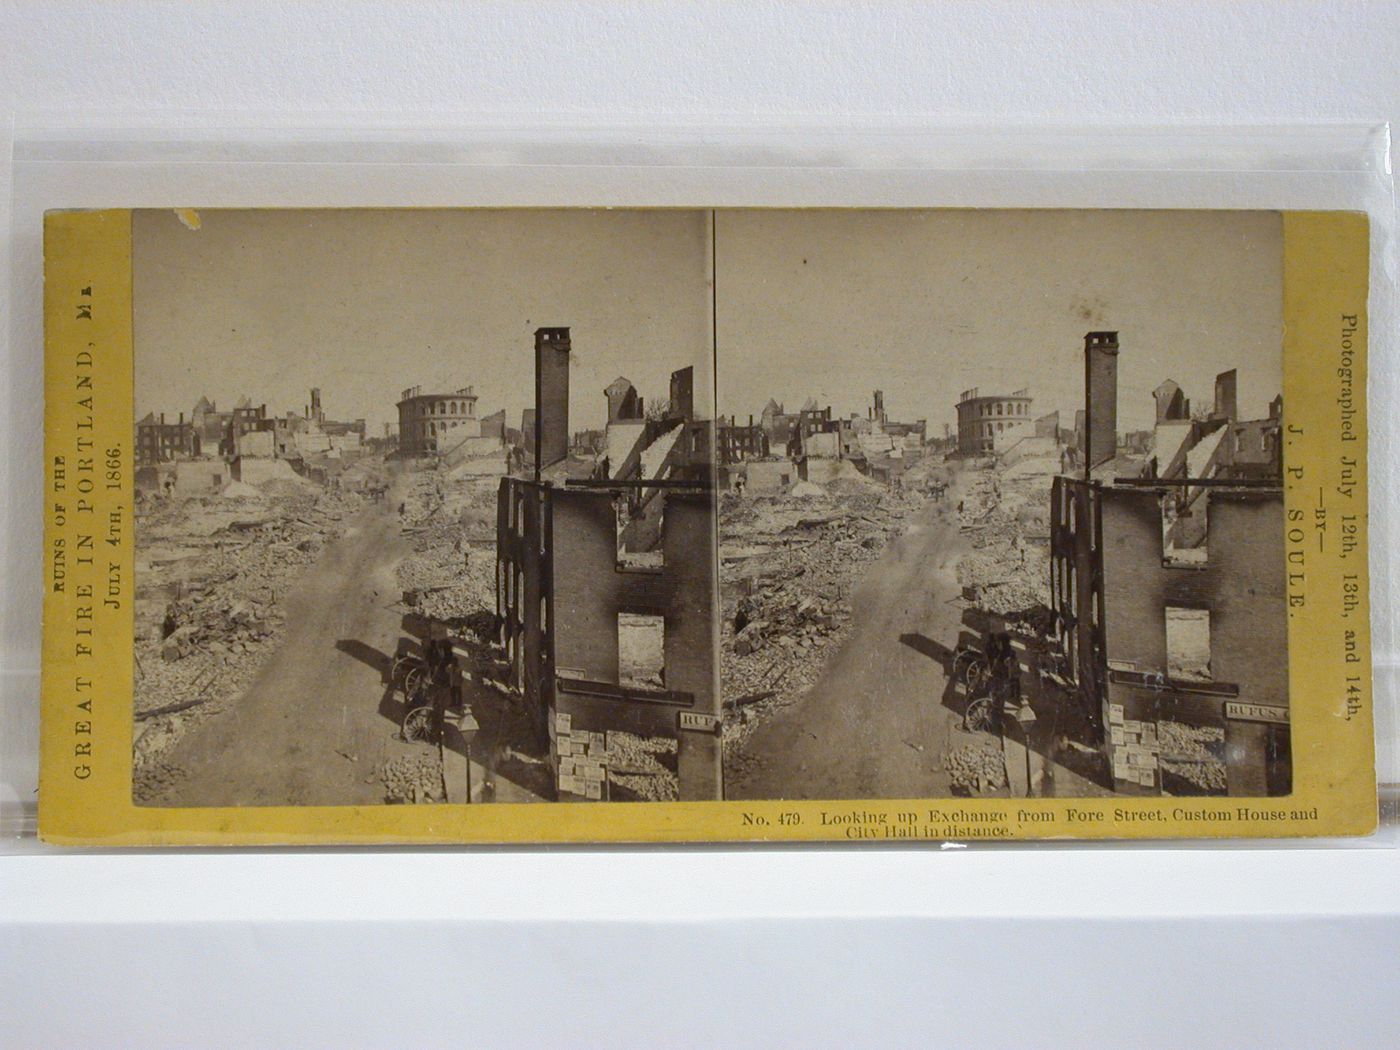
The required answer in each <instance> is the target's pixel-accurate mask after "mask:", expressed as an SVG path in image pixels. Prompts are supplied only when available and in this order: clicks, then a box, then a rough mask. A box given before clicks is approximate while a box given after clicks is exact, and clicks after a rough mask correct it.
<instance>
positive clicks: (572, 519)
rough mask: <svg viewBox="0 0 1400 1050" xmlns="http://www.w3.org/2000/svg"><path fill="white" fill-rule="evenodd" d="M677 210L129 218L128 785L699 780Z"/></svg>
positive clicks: (683, 243) (221, 789)
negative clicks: (131, 687) (132, 603)
mask: <svg viewBox="0 0 1400 1050" xmlns="http://www.w3.org/2000/svg"><path fill="white" fill-rule="evenodd" d="M709 222H710V219H709V214H708V213H707V212H704V211H627V210H614V211H589V210H577V209H576V210H555V211H529V210H500V211H472V210H452V211H431V210H411V211H410V210H397V211H372V210H342V211H292V210H262V211H203V212H199V211H193V210H181V211H169V210H160V211H156V210H152V211H138V212H135V213H133V216H132V272H133V328H134V348H135V350H134V356H135V372H136V380H135V390H136V420H137V422H136V430H135V448H136V467H137V474H136V490H137V495H136V503H135V507H136V627H135V631H136V638H135V664H136V669H135V703H134V718H135V724H134V755H133V762H134V774H133V794H134V798H135V801H136V802H137V803H138V804H141V805H148V806H182V807H183V806H300V805H321V806H326V805H347V806H348V805H374V804H380V803H409V804H412V803H433V802H451V803H469V802H470V803H483V802H485V803H490V802H535V801H551V802H552V801H570V800H578V801H604V800H608V801H629V800H630V801H635V800H658V801H665V800H671V799H676V798H682V797H686V798H692V797H694V798H718V797H719V796H720V761H719V746H720V741H719V735H718V731H719V720H720V718H719V714H720V713H719V692H718V678H717V664H716V660H715V653H716V638H715V629H716V625H717V620H718V617H717V607H716V601H717V589H716V571H715V565H716V558H715V550H714V537H715V524H714V497H713V453H712V444H713V419H712V414H713V413H712V406H713V404H714V392H713V384H712V371H711V360H712V333H711V324H712V322H711V309H712V299H711V294H710V280H711V272H710V257H709V250H710V226H709Z"/></svg>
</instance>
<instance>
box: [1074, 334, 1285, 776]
mask: <svg viewBox="0 0 1400 1050" xmlns="http://www.w3.org/2000/svg"><path fill="white" fill-rule="evenodd" d="M1118 352H1119V347H1118V339H1117V333H1115V332H1091V333H1089V334H1088V335H1087V336H1086V339H1085V368H1086V391H1087V396H1088V400H1089V404H1088V409H1087V418H1086V419H1085V434H1084V444H1085V459H1084V465H1083V470H1082V473H1081V474H1079V475H1078V476H1070V475H1062V476H1060V477H1057V478H1056V479H1055V481H1054V485H1053V489H1052V493H1051V579H1050V589H1051V596H1052V597H1051V604H1052V608H1053V610H1054V611H1055V613H1056V614H1057V615H1056V623H1057V631H1058V633H1059V638H1060V642H1061V645H1062V647H1063V651H1064V653H1065V656H1066V657H1067V662H1068V665H1069V669H1070V673H1071V676H1072V678H1073V680H1074V682H1075V684H1076V686H1077V689H1078V695H1079V697H1080V698H1081V699H1082V701H1083V702H1084V704H1085V707H1086V714H1087V716H1088V719H1089V722H1090V724H1091V725H1092V727H1093V731H1094V733H1095V735H1096V743H1097V744H1098V745H1099V746H1100V747H1101V748H1102V749H1103V751H1104V754H1105V756H1106V758H1107V760H1108V766H1109V769H1110V771H1111V775H1112V778H1113V784H1114V787H1115V789H1116V790H1118V791H1122V792H1127V793H1152V794H1156V793H1169V794H1181V793H1201V791H1199V790H1197V788H1196V787H1193V783H1196V784H1197V785H1198V784H1199V782H1198V781H1197V782H1192V781H1190V780H1187V779H1183V778H1182V777H1181V775H1180V774H1179V772H1178V771H1179V770H1180V769H1181V768H1182V766H1183V764H1189V763H1193V762H1218V764H1220V765H1223V767H1224V773H1225V776H1224V783H1223V784H1220V785H1215V787H1214V789H1213V790H1214V793H1228V794H1230V795H1242V796H1269V795H1284V794H1288V793H1289V792H1290V791H1291V784H1292V775H1291V769H1292V763H1291V740H1290V731H1289V715H1288V712H1289V696H1288V661H1287V651H1288V631H1287V627H1288V623H1287V601H1286V596H1285V566H1284V509H1283V491H1282V474H1281V470H1282V464H1281V460H1280V458H1279V457H1278V456H1275V457H1274V458H1273V459H1272V460H1271V461H1270V462H1269V463H1268V464H1267V466H1266V467H1265V468H1264V469H1255V466H1254V465H1253V464H1251V465H1250V470H1249V472H1248V473H1247V474H1243V475H1242V474H1240V473H1239V472H1238V471H1237V470H1236V469H1235V464H1234V463H1233V453H1232V452H1231V449H1232V447H1233V446H1232V445H1231V443H1230V442H1229V441H1228V440H1227V439H1228V438H1229V436H1230V435H1231V434H1232V433H1235V432H1237V430H1238V428H1239V426H1240V424H1238V423H1237V422H1236V420H1235V419H1234V418H1233V413H1234V411H1235V408H1234V405H1233V400H1234V399H1233V396H1231V394H1230V392H1232V391H1233V389H1234V374H1233V373H1222V376H1221V381H1218V382H1217V391H1218V396H1217V408H1218V409H1219V411H1218V412H1215V413H1212V414H1211V418H1209V419H1206V420H1191V419H1190V418H1189V405H1188V403H1187V401H1186V399H1185V397H1184V396H1183V395H1182V394H1181V391H1180V389H1179V388H1177V387H1176V384H1174V383H1164V384H1163V385H1162V386H1160V387H1158V389H1157V391H1156V392H1155V393H1154V397H1155V398H1156V401H1157V409H1158V430H1157V434H1156V447H1155V449H1154V452H1155V456H1154V457H1153V458H1152V459H1150V460H1149V461H1148V462H1147V464H1146V466H1138V467H1137V468H1136V469H1134V468H1133V467H1132V466H1131V465H1130V464H1131V462H1132V461H1130V460H1127V459H1126V458H1125V457H1123V456H1121V455H1120V454H1119V449H1118V441H1117V435H1116V429H1115V428H1116V425H1117V358H1118ZM1221 391H1224V392H1226V396H1224V397H1221V396H1219V392H1221ZM1271 416H1272V417H1273V418H1280V417H1281V403H1279V402H1277V401H1276V402H1275V409H1274V410H1272V411H1271ZM1177 727H1186V729H1187V730H1188V731H1190V730H1193V729H1204V730H1207V731H1208V732H1210V733H1212V734H1215V735H1216V736H1218V738H1219V739H1220V740H1221V741H1222V745H1221V753H1220V754H1217V755H1209V754H1203V753H1201V752H1199V751H1197V752H1196V753H1193V754H1185V753H1179V739H1180V733H1179V732H1178V731H1177Z"/></svg>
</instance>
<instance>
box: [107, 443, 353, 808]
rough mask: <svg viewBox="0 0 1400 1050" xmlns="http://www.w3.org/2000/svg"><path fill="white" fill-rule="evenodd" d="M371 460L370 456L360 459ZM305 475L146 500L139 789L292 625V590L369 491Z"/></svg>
mask: <svg viewBox="0 0 1400 1050" xmlns="http://www.w3.org/2000/svg"><path fill="white" fill-rule="evenodd" d="M362 469H363V468H362ZM367 498H368V497H366V496H365V495H363V494H362V493H361V492H360V491H359V490H358V489H357V488H356V487H351V486H338V487H333V488H322V487H321V486H320V485H317V484H314V483H312V482H308V481H305V480H304V479H300V478H298V479H296V480H294V481H285V480H280V479H279V480H277V481H272V482H269V483H267V484H265V485H263V486H261V487H254V486H251V485H245V484H242V483H238V482H235V483H232V484H230V485H228V486H226V488H225V490H224V494H222V495H213V496H205V497H196V498H189V499H180V498H174V499H172V498H167V497H161V496H146V497H143V498H142V499H141V500H140V501H138V503H137V509H136V536H137V571H136V603H135V617H136V637H135V640H134V641H135V664H136V666H135V696H134V701H135V718H136V725H135V735H134V739H135V744H134V754H133V763H134V795H135V798H136V800H137V801H138V802H140V801H149V800H153V799H155V798H157V797H158V796H159V795H160V794H161V793H162V792H163V791H164V790H165V789H166V788H168V787H170V786H172V785H173V784H174V783H175V782H176V781H178V780H179V779H180V777H181V775H182V771H181V770H180V769H178V768H177V767H175V766H172V765H170V764H169V763H168V762H167V761H166V760H165V758H164V757H163V756H164V755H165V754H166V753H167V752H168V750H169V748H170V747H171V746H172V745H173V744H174V743H175V742H176V741H178V740H179V739H180V738H181V737H182V736H183V735H185V734H186V733H187V732H188V731H189V730H190V729H191V728H192V727H193V726H195V725H196V724H198V723H199V722H201V721H203V720H204V719H206V718H208V717H209V716H210V715H212V714H214V713H215V712H217V711H220V710H223V709H224V708H225V707H227V706H228V705H229V704H230V703H232V702H233V701H234V700H236V699H237V697H238V696H239V695H240V694H241V693H242V692H243V691H244V690H245V689H246V688H247V686H248V684H249V683H250V682H251V681H252V679H253V677H254V676H255V675H256V674H257V672H258V671H259V670H260V669H261V667H262V665H263V663H264V661H265V660H266V659H267V657H268V656H269V655H270V654H271V652H272V651H273V650H274V649H275V647H276V646H277V644H278V643H279V642H280V641H281V639H282V636H283V633H284V614H283V612H282V608H281V602H282V599H283V598H284V597H285V595H286V593H287V591H288V589H289V588H290V587H292V586H294V585H295V583H296V581H297V579H298V578H299V577H300V576H301V574H302V573H303V572H304V571H305V569H306V568H307V566H309V565H310V564H311V563H312V562H314V561H315V560H316V558H317V557H318V555H319V554H320V552H321V550H322V549H323V548H324V546H325V545H326V544H327V543H329V542H331V541H332V540H334V539H335V538H336V537H337V536H338V535H339V534H340V532H341V530H342V528H343V525H344V522H345V520H346V519H347V518H348V517H350V516H351V515H352V514H354V513H355V512H356V511H357V510H358V509H359V508H360V507H361V506H362V505H363V503H364V501H365V500H366V499H367Z"/></svg>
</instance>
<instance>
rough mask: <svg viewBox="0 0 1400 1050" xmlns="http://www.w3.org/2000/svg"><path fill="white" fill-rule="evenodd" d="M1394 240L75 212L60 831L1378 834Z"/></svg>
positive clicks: (1202, 232) (61, 409)
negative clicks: (1380, 607)
mask: <svg viewBox="0 0 1400 1050" xmlns="http://www.w3.org/2000/svg"><path fill="white" fill-rule="evenodd" d="M1368 250H1369V238H1368V226H1367V220H1366V217H1365V216H1364V215H1363V214H1360V213H1351V212H1308V213H1303V212H1273V211H1180V210H1156V211H1145V210H1144V211H1131V210H1122V211H1115V210H1068V209H1061V210H1055V209H1045V210H993V209H962V210H951V209H950V210H911V209H884V210H877V209H858V208H848V209H805V210H804V209H798V210H780V209H718V210H716V209H709V208H694V209H680V208H667V209H650V210H648V209H630V210H629V209H608V210H594V209H585V208H556V209H465V208H464V209H444V210H433V209H399V210H395V209H339V210H282V209H262V210H219V209H214V210H207V209H197V208H181V209H174V208H172V209H152V210H134V211H122V210H112V211H66V212H50V213H49V214H48V215H47V217H46V222H45V325H46V336H45V338H46V399H47V401H46V421H47V422H46V437H47V449H46V457H47V458H46V463H47V474H46V486H47V491H46V518H47V522H46V536H45V559H46V563H47V564H46V566H45V582H46V588H47V594H46V599H45V623H44V641H43V653H44V666H43V701H42V702H43V726H42V768H41V785H40V833H41V835H42V836H43V837H44V838H45V839H46V840H48V841H50V842H54V843H68V844H107V845H194V844H264V843H301V844H330V843H444V842H446V843H454V842H458V843H503V842H516V843H532V842H541V843H543V842H616V841H628V842H666V841H735V842H742V841H753V842H758V841H797V840H841V841H846V840H861V841H881V842H888V841H900V840H904V841H908V840H925V841H943V840H969V841H993V840H1015V839H1052V838H1053V839H1065V838H1071V839H1073V838H1083V839H1107V838H1173V837H1174V838H1205V837H1211V838H1218V837H1271V836H1349V835H1357V834H1366V833H1369V832H1370V831H1372V830H1373V829H1374V827H1375V824H1376V817H1377V803H1376V778H1375V757H1374V754H1375V752H1374V741H1373V708H1372V695H1371V670H1370V669H1371V656H1370V635H1369V611H1368V609H1369V606H1368V602H1369V586H1368V585H1369V580H1368V572H1367V473H1366V471H1367V458H1366V448H1367V444H1366V438H1367V430H1366V368H1367V314H1366V310H1367V274H1368Z"/></svg>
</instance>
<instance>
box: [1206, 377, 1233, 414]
mask: <svg viewBox="0 0 1400 1050" xmlns="http://www.w3.org/2000/svg"><path fill="white" fill-rule="evenodd" d="M1235 385H1236V377H1235V370H1234V369H1233V368H1232V369H1230V371H1228V372H1221V373H1220V374H1219V375H1218V376H1216V377H1215V411H1213V412H1212V413H1211V418H1212V419H1230V420H1233V419H1234V418H1235V414H1236V412H1237V411H1238V404H1237V401H1236V394H1235Z"/></svg>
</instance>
